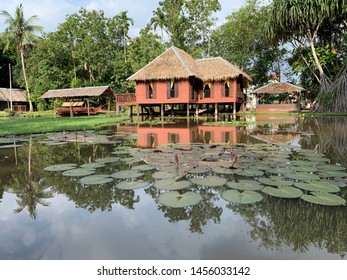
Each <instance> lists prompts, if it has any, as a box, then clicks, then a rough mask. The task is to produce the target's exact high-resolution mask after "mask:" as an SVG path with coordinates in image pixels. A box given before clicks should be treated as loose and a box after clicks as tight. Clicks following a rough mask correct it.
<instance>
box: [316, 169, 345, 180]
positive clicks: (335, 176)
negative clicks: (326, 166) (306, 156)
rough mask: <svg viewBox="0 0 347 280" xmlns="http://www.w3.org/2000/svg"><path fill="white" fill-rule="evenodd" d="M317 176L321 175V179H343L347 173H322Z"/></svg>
mask: <svg viewBox="0 0 347 280" xmlns="http://www.w3.org/2000/svg"><path fill="white" fill-rule="evenodd" d="M319 175H321V176H322V177H323V178H330V177H331V178H344V177H347V173H346V172H343V171H338V170H337V171H334V170H331V171H324V172H320V173H319Z"/></svg>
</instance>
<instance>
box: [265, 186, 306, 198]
mask: <svg viewBox="0 0 347 280" xmlns="http://www.w3.org/2000/svg"><path fill="white" fill-rule="evenodd" d="M262 191H263V192H264V193H266V194H268V195H271V196H275V197H280V198H298V197H300V196H302V195H303V192H302V191H301V190H299V189H297V188H294V187H281V188H273V187H265V188H263V189H262Z"/></svg>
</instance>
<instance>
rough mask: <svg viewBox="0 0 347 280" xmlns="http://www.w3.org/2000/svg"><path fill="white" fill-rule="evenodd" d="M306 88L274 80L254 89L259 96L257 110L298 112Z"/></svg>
mask: <svg viewBox="0 0 347 280" xmlns="http://www.w3.org/2000/svg"><path fill="white" fill-rule="evenodd" d="M303 91H305V89H304V88H302V87H298V86H295V85H292V84H290V83H280V82H274V83H270V84H267V85H265V86H263V87H260V88H258V89H256V90H255V91H253V93H254V94H256V96H257V105H256V112H257V113H259V112H298V111H300V103H301V101H300V94H301V92H303Z"/></svg>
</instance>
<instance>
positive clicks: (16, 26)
mask: <svg viewBox="0 0 347 280" xmlns="http://www.w3.org/2000/svg"><path fill="white" fill-rule="evenodd" d="M0 15H2V16H3V17H4V18H5V23H6V24H7V28H6V30H5V32H4V34H3V38H4V41H5V50H6V49H8V48H9V46H10V44H14V45H15V46H16V50H17V51H18V52H19V53H20V60H21V64H22V73H23V78H24V82H25V88H26V91H27V95H28V101H29V108H30V111H33V104H32V101H31V94H30V91H29V84H28V78H27V74H26V68H25V52H26V50H27V49H28V47H30V46H31V45H32V44H33V43H34V42H35V41H37V40H38V37H37V35H36V34H35V32H42V30H43V29H42V27H41V26H38V25H33V22H34V21H36V20H38V17H37V16H31V17H30V18H28V19H25V17H24V12H23V5H22V4H20V5H19V6H18V7H16V11H15V16H14V17H12V16H11V15H10V14H9V13H8V12H7V11H1V12H0Z"/></svg>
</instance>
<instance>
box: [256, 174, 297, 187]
mask: <svg viewBox="0 0 347 280" xmlns="http://www.w3.org/2000/svg"><path fill="white" fill-rule="evenodd" d="M275 178H276V179H275ZM258 181H259V182H260V183H262V184H264V185H269V186H274V187H278V186H283V187H289V186H291V185H293V182H292V181H285V180H283V178H282V177H278V176H271V178H259V179H258Z"/></svg>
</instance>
